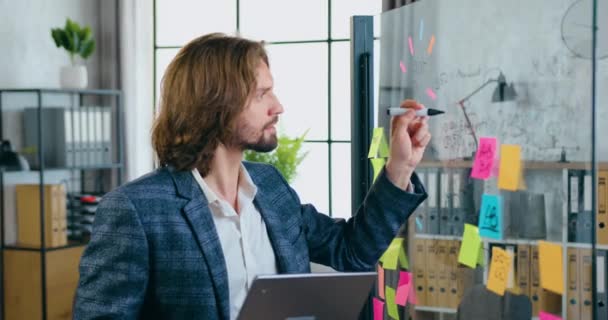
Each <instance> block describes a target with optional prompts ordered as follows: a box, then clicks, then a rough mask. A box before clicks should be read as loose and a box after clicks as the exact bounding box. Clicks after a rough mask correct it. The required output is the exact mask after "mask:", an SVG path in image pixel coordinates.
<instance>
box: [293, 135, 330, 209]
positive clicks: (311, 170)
mask: <svg viewBox="0 0 608 320" xmlns="http://www.w3.org/2000/svg"><path fill="white" fill-rule="evenodd" d="M327 146H328V144H327V143H304V144H303V145H302V149H303V150H304V152H306V151H308V155H307V156H306V158H304V161H302V163H300V165H299V166H298V175H297V176H296V178H295V179H294V182H293V183H292V187H293V188H294V189H295V190H296V192H297V193H298V196H299V197H300V201H301V202H302V203H311V204H312V205H314V206H315V208H317V210H318V211H319V212H323V213H326V214H329V210H328V209H329V192H328V190H329V173H328V168H327V167H328V163H327V162H328V149H327Z"/></svg>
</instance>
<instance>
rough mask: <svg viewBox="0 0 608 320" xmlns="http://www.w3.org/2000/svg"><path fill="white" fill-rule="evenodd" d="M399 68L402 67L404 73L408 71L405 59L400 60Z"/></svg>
mask: <svg viewBox="0 0 608 320" xmlns="http://www.w3.org/2000/svg"><path fill="white" fill-rule="evenodd" d="M399 68H401V72H402V73H406V72H407V68H406V67H405V64H404V63H403V61H399Z"/></svg>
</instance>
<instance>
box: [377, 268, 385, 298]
mask: <svg viewBox="0 0 608 320" xmlns="http://www.w3.org/2000/svg"><path fill="white" fill-rule="evenodd" d="M378 296H379V297H380V298H382V299H385V298H384V269H382V266H381V265H380V264H378Z"/></svg>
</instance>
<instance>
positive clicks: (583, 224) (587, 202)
mask: <svg viewBox="0 0 608 320" xmlns="http://www.w3.org/2000/svg"><path fill="white" fill-rule="evenodd" d="M580 186H581V182H580V181H579V187H580ZM592 188H593V185H592V181H591V173H590V172H585V173H584V176H583V181H582V189H581V190H579V196H580V195H581V194H582V198H579V209H580V210H579V212H578V216H577V219H576V242H581V243H591V228H592V226H593V222H592V220H591V219H593V216H592V215H593V212H592V203H591V192H593V189H592Z"/></svg>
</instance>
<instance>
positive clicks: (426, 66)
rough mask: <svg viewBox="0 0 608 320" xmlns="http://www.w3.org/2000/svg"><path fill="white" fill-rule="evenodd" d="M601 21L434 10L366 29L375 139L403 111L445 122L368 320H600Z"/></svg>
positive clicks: (605, 70)
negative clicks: (372, 54) (419, 109)
mask: <svg viewBox="0 0 608 320" xmlns="http://www.w3.org/2000/svg"><path fill="white" fill-rule="evenodd" d="M594 6H598V8H597V11H594V10H593V9H594ZM594 12H596V13H597V24H598V28H597V29H596V30H597V45H596V46H594V41H593V39H594V37H593V30H594V28H593V27H592V26H593V25H594V19H593V17H594V14H593V13H594ZM607 15H608V1H603V0H601V1H597V2H595V1H592V0H576V1H575V0H544V1H541V0H538V1H525V0H515V1H501V2H498V1H476V0H462V1H448V0H438V1H418V2H415V3H413V4H410V5H407V6H405V7H402V8H399V9H395V10H392V11H389V12H386V13H383V14H382V15H381V16H379V17H377V18H378V20H379V21H380V26H381V27H380V47H381V49H380V77H379V81H378V85H379V111H378V118H379V126H382V127H384V129H385V134H388V129H389V128H388V126H389V123H390V119H389V117H388V116H387V115H386V108H387V107H391V106H392V107H396V106H398V105H399V103H400V101H401V100H403V99H405V98H413V99H416V100H418V101H420V102H421V103H422V104H424V105H425V106H426V107H427V108H434V109H439V110H441V111H444V112H445V113H444V114H442V115H438V116H433V117H431V118H430V119H429V125H430V130H431V133H432V135H433V138H432V141H431V143H430V145H429V146H428V148H427V150H426V154H425V157H424V159H423V161H422V163H421V164H420V166H419V168H418V171H417V174H418V176H419V178H420V179H421V181H423V183H424V185H425V186H426V190H427V192H428V199H427V200H426V201H425V202H424V203H423V205H422V206H421V207H420V208H419V209H418V210H417V212H416V213H415V216H412V218H410V221H409V223H408V225H407V228H405V229H404V230H403V231H402V233H401V235H400V238H402V239H403V248H402V249H403V250H404V251H405V252H407V253H408V256H409V265H403V263H400V264H399V265H398V266H397V267H395V266H394V265H388V264H386V263H385V262H382V261H381V262H380V263H379V267H378V268H379V272H381V273H382V277H381V279H383V281H381V282H380V283H379V286H378V288H377V289H376V297H375V298H374V305H375V307H376V312H377V315H376V316H377V317H380V318H382V317H384V318H386V319H408V318H409V317H413V318H414V319H456V318H458V319H529V318H531V317H535V318H541V319H556V318H549V316H550V315H553V316H557V317H560V318H561V319H593V315H595V319H608V306H606V277H605V274H606V268H607V264H606V260H607V255H608V253H607V252H608V251H607V250H608V229H607V228H608V227H607V226H606V225H607V224H608V213H607V212H606V197H607V191H606V190H607V189H606V179H607V178H608V145H607V144H606V143H605V140H604V139H605V138H604V137H606V136H608V126H607V124H608V122H607V121H608V107H607V106H606V102H607V101H608V99H607V98H608V91H605V90H601V89H600V88H601V87H602V84H603V86H604V87H605V84H606V79H607V78H608V51H607V48H608V46H607V43H606V39H607V38H606V36H605V35H604V36H602V33H603V32H605V30H607V29H608V28H607V27H608V26H607V24H608V16H607ZM594 52H595V53H594ZM395 241H401V240H399V239H397V240H395ZM410 278H411V281H410ZM409 287H411V290H408V289H407V288H409ZM400 290H401V295H399V291H400ZM404 295H405V297H406V299H405V300H404ZM414 297H415V298H414Z"/></svg>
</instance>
